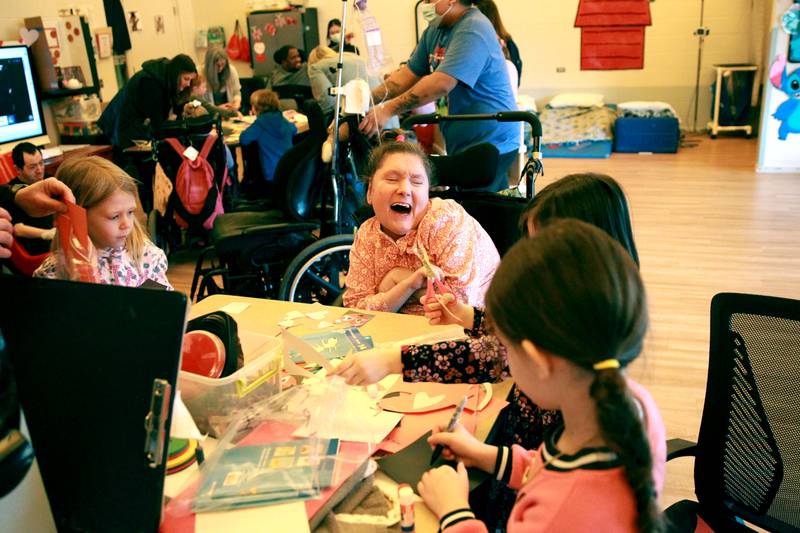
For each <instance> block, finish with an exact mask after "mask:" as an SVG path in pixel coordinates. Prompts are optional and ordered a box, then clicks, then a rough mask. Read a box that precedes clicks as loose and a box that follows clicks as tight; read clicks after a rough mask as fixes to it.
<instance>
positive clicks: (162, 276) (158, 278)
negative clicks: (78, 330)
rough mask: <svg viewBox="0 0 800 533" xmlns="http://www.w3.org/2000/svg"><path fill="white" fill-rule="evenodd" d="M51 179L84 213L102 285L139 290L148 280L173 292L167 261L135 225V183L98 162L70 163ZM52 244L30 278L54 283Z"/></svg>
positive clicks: (90, 159) (55, 247) (81, 160)
mask: <svg viewBox="0 0 800 533" xmlns="http://www.w3.org/2000/svg"><path fill="white" fill-rule="evenodd" d="M56 177H57V178H58V179H59V180H61V181H62V182H64V184H66V185H67V187H69V188H70V189H71V190H72V192H73V193H74V194H75V203H76V204H77V205H79V206H81V207H83V208H85V209H86V218H87V223H88V226H89V237H90V238H91V240H92V244H94V247H95V249H96V251H97V275H98V280H99V282H100V283H102V284H105V285H123V286H126V287H139V286H141V285H142V283H144V282H145V281H147V280H152V281H154V282H156V283H158V284H159V285H163V286H164V287H165V288H167V289H170V290H171V289H172V286H171V285H170V283H169V281H168V280H167V257H166V256H165V255H164V252H163V251H161V249H159V248H158V247H156V245H155V244H153V243H152V241H150V238H149V237H148V236H147V233H146V232H145V230H144V229H143V228H142V226H141V224H140V223H139V221H138V220H137V218H136V216H135V213H136V209H137V189H136V181H134V179H133V178H132V177H130V176H129V175H128V174H126V173H125V171H123V170H122V169H121V168H119V167H118V166H116V165H115V164H114V163H112V162H110V161H108V160H106V159H103V158H101V157H82V158H75V159H69V160H67V161H65V162H64V163H62V164H61V166H60V167H59V168H58V172H57V173H56ZM58 253H60V251H59V248H58V243H57V239H56V241H55V242H54V243H53V253H51V254H50V255H49V256H48V257H47V259H45V260H44V263H42V265H41V266H40V267H39V268H38V269H37V270H36V272H34V273H33V275H34V277H40V278H51V279H54V278H56V277H57V269H56V265H57V260H56V254H58Z"/></svg>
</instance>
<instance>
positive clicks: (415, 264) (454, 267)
mask: <svg viewBox="0 0 800 533" xmlns="http://www.w3.org/2000/svg"><path fill="white" fill-rule="evenodd" d="M418 246H421V247H423V248H424V249H425V251H426V252H427V253H428V256H429V257H430V260H431V263H433V264H434V265H436V266H438V267H439V268H441V269H442V270H443V271H444V273H445V276H444V279H443V280H442V281H443V282H444V284H445V285H446V286H447V287H448V288H449V289H450V290H451V291H452V292H453V294H455V296H456V298H458V300H459V301H461V302H464V303H467V304H469V305H473V306H481V307H482V306H483V297H484V295H485V294H486V290H487V289H488V288H489V283H490V282H491V280H492V276H493V275H494V271H495V270H496V269H497V265H498V264H499V263H500V255H499V254H498V253H497V248H495V246H494V243H493V242H492V239H491V238H490V237H489V234H488V233H486V230H484V229H483V227H481V225H480V224H479V223H478V221H477V220H475V219H474V218H472V217H471V216H470V215H469V214H468V213H467V212H466V211H465V210H464V208H463V207H461V206H460V205H459V204H458V203H456V202H455V201H453V200H442V199H441V198H431V200H430V203H429V204H428V210H427V212H426V213H425V215H424V216H423V218H422V220H421V221H420V223H419V226H418V227H417V229H415V230H412V231H410V232H409V233H408V234H406V235H403V236H402V237H400V238H399V239H397V240H396V241H395V240H392V239H391V238H390V237H389V236H388V235H386V234H385V233H384V232H383V230H382V229H381V224H380V222H378V219H377V218H376V217H372V218H370V219H369V220H367V221H366V222H364V223H363V224H362V225H361V227H360V228H359V229H358V232H357V233H356V237H355V241H354V242H353V247H352V248H351V249H350V269H349V271H348V273H347V278H346V280H345V283H346V285H347V290H346V291H345V293H344V305H345V307H353V308H357V309H369V310H373V311H388V310H389V309H388V307H387V305H386V301H385V300H384V297H383V293H380V292H378V286H379V285H380V283H381V281H382V280H383V278H384V277H385V276H386V274H388V273H389V271H390V270H392V269H393V268H396V267H402V268H406V269H408V270H412V271H413V270H417V269H418V268H420V267H421V266H422V261H420V259H419V257H418V256H417V247H418ZM412 300H413V298H412V299H409V301H408V302H406V303H405V304H404V305H403V307H402V308H401V309H400V312H401V313H408V314H415V315H421V314H423V309H422V306H421V305H420V303H419V302H418V301H412Z"/></svg>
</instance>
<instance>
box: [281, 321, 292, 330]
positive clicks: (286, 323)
mask: <svg viewBox="0 0 800 533" xmlns="http://www.w3.org/2000/svg"><path fill="white" fill-rule="evenodd" d="M278 325H279V326H280V327H281V328H283V329H287V328H291V327H293V326H294V325H295V323H294V320H283V321H281V322H278Z"/></svg>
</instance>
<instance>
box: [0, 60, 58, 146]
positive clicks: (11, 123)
mask: <svg viewBox="0 0 800 533" xmlns="http://www.w3.org/2000/svg"><path fill="white" fill-rule="evenodd" d="M38 95H39V88H38V86H37V82H36V76H35V75H34V72H33V68H32V65H31V55H30V52H29V51H28V47H27V46H24V45H19V46H3V47H0V152H7V151H10V150H11V149H12V148H13V147H14V146H15V145H17V144H18V143H20V142H23V141H27V142H30V143H33V144H35V145H43V144H49V143H50V139H49V138H48V136H47V130H46V128H45V123H44V115H43V114H42V105H41V102H40V101H39V96H38Z"/></svg>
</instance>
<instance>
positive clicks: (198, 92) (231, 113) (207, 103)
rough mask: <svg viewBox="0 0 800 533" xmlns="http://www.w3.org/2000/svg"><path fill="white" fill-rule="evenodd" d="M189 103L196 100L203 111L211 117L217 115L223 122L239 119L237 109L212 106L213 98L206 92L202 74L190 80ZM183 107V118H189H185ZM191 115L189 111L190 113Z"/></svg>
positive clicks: (205, 83)
mask: <svg viewBox="0 0 800 533" xmlns="http://www.w3.org/2000/svg"><path fill="white" fill-rule="evenodd" d="M189 88H190V91H189V102H188V103H191V102H192V101H193V100H197V101H198V102H200V105H202V106H203V109H205V110H206V112H208V114H210V115H212V116H216V115H217V114H219V115H220V116H221V117H222V119H223V120H225V119H232V118H237V117H241V116H242V114H241V113H240V112H239V108H238V107H237V108H232V107H219V106H216V105H214V98H213V96H212V95H211V92H210V91H209V90H208V81H207V80H206V78H205V77H204V76H203V75H202V74H198V75H197V77H196V78H194V79H193V80H192V83H191V85H190V86H189ZM188 103H187V104H185V105H184V109H183V117H184V118H189V117H187V116H186V106H187V105H188ZM190 113H191V111H190Z"/></svg>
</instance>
